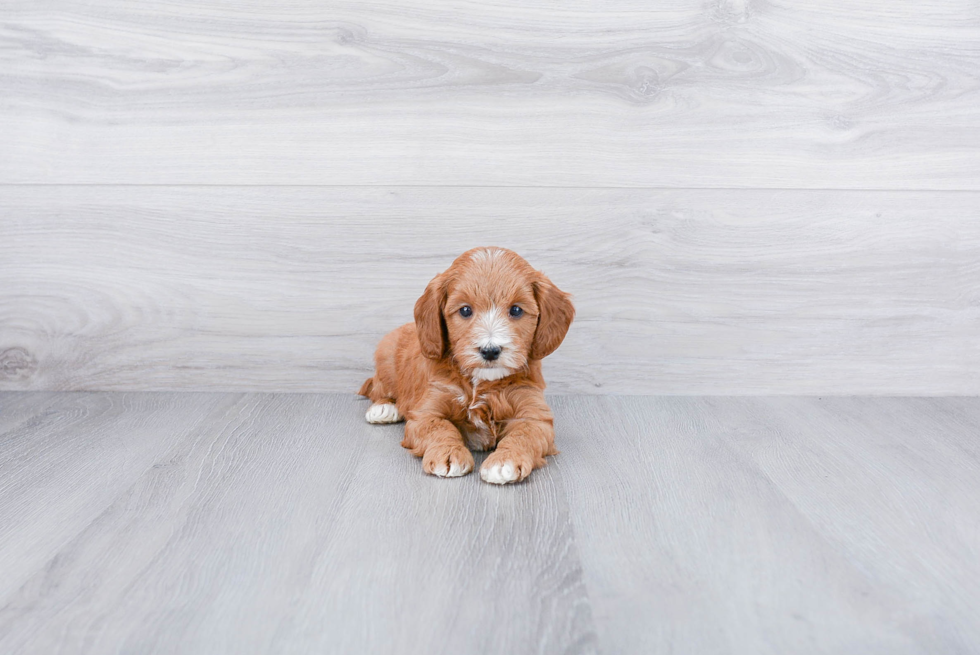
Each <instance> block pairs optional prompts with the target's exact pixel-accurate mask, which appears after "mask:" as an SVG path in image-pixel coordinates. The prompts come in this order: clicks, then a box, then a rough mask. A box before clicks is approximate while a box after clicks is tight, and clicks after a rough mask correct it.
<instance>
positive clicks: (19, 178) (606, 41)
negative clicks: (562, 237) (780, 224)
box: [0, 0, 980, 190]
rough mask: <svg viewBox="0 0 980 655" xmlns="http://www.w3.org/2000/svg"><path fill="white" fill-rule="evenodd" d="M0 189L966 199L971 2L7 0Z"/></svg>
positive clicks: (973, 49)
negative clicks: (674, 192) (928, 194)
mask: <svg viewBox="0 0 980 655" xmlns="http://www.w3.org/2000/svg"><path fill="white" fill-rule="evenodd" d="M2 18H3V20H2V25H0V43H2V46H3V47H2V48H0V71H2V72H0V87H2V88H3V96H2V102H0V143H2V144H3V153H2V156H0V183H31V184H50V183H113V184H115V183H125V184H133V183H151V184H178V183H179V184H297V183H299V184H331V185H336V184H352V185H383V184H404V185H442V184H447V185H508V186H681V187H701V188H704V187H722V188H731V187H765V188H773V187H779V188H799V187H805V188H889V189H973V190H978V189H980V177H978V175H977V171H978V170H980V110H978V107H980V72H978V71H980V50H978V48H977V43H978V42H980V9H978V7H977V4H976V3H975V2H973V1H972V0H954V1H952V2H950V1H948V0H920V1H919V2H915V3H908V2H903V3H887V2H883V1H882V0H853V1H850V2H846V3H835V4H834V6H833V7H828V6H826V4H825V3H817V2H803V3H801V2H788V1H785V0H771V1H768V2H749V1H748V0H710V1H709V2H703V1H702V0H672V1H670V2H666V3H663V2H661V3H655V4H651V3H649V2H640V1H638V0H624V1H622V2H617V3H594V2H586V1H585V0H581V1H577V2H571V3H562V4H561V6H556V5H555V3H552V2H540V1H538V2H523V1H521V2H517V1H509V2H489V3H488V2H458V3H451V4H442V3H432V2H429V1H427V0H411V1H408V2H401V3H397V4H392V3H389V2H382V1H378V0H344V1H335V2H330V3H322V2H311V1H309V0H285V1H283V0H275V1H274V2H273V1H272V0H244V1H242V2H235V3H228V2H223V1H220V0H207V1H200V0H193V1H191V0H179V1H178V0H175V1H172V2H160V1H155V2H153V1H147V2H141V3H138V4H134V3H132V2H127V1H125V0H104V1H102V2H100V3H99V5H98V7H97V9H96V8H93V6H92V5H91V3H88V2H76V1H72V0H7V1H6V2H5V3H4V6H3V16H2Z"/></svg>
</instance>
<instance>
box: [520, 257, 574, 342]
mask: <svg viewBox="0 0 980 655" xmlns="http://www.w3.org/2000/svg"><path fill="white" fill-rule="evenodd" d="M534 299H535V301H536V302H537V303H538V327H537V329H536V330H535V331H534V340H533V341H532V342H531V353H530V357H531V359H544V358H545V357H547V356H548V355H550V354H551V353H553V352H554V351H555V349H556V348H557V347H558V346H560V345H561V342H562V340H563V339H564V338H565V334H566V333H567V332H568V326H570V325H571V324H572V319H573V318H575V307H573V306H572V301H571V298H570V297H569V295H568V294H567V293H565V292H564V291H562V290H561V289H559V288H558V287H556V286H555V285H554V284H552V283H551V280H549V279H548V278H547V277H545V276H544V274H543V273H539V274H538V279H537V280H536V281H535V282H534Z"/></svg>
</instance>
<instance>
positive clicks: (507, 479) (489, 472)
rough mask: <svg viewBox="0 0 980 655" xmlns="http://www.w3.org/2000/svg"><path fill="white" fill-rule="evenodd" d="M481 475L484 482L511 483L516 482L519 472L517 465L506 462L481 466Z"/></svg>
mask: <svg viewBox="0 0 980 655" xmlns="http://www.w3.org/2000/svg"><path fill="white" fill-rule="evenodd" d="M480 477H481V478H483V481H484V482H489V483H490V484H509V483H511V482H516V481H517V478H518V477H519V474H518V472H517V467H516V466H514V464H513V463H511V462H504V463H502V464H493V465H491V466H485V467H483V468H481V469H480Z"/></svg>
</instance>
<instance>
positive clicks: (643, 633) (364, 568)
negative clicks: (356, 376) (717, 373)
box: [0, 392, 980, 655]
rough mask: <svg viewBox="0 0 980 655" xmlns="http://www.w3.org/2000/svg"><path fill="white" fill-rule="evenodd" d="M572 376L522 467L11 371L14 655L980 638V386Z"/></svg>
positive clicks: (10, 628) (778, 645)
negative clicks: (642, 386) (952, 393)
mask: <svg viewBox="0 0 980 655" xmlns="http://www.w3.org/2000/svg"><path fill="white" fill-rule="evenodd" d="M551 400H552V405H553V407H554V409H555V416H556V429H557V436H558V438H557V443H558V446H559V448H560V449H561V451H562V452H561V454H559V455H558V456H556V457H554V458H552V459H551V463H550V464H549V466H548V467H546V468H544V469H542V470H540V471H536V472H535V473H534V474H533V475H532V476H531V478H530V479H529V480H528V482H526V483H524V484H520V485H516V486H509V487H503V488H501V487H496V486H492V485H488V484H485V483H483V482H481V481H480V480H479V478H478V477H477V476H475V475H470V476H467V477H464V478H460V479H454V480H444V479H436V478H432V477H427V476H424V475H423V474H422V472H421V467H420V465H419V462H418V460H417V459H415V458H413V457H411V456H410V455H409V454H408V453H407V452H406V451H404V450H403V449H402V448H401V447H400V446H399V445H398V441H399V435H400V426H371V425H367V424H366V423H364V421H363V411H364V408H365V404H366V403H365V401H363V400H361V399H355V398H353V397H351V396H350V395H345V396H323V395H311V394H281V395H252V394H203V393H154V394H140V393H118V392H113V393H37V392H30V393H11V392H6V393H0V525H3V529H2V530H0V652H3V653H16V654H17V655H22V654H23V655H27V654H33V653H38V654H41V653H43V654H44V655H57V654H59V653H72V654H79V653H117V652H134V653H146V654H148V655H149V654H163V653H181V654H188V655H194V654H196V653H201V654H207V655H220V654H223V653H242V654H247V653H309V652H327V651H329V652H344V653H366V652H370V653H392V654H394V653H471V652H472V653H498V652H534V653H544V654H550V653H593V652H606V653H620V652H622V653H634V652H637V653H652V654H657V653H693V652H696V653H712V652H718V653H733V654H739V655H740V654H743V653H744V654H746V655H748V654H753V655H755V654H760V653H761V654H767V653H773V654H782V653H789V652H792V653H802V654H808V653H840V652H848V653H851V652H861V653H890V654H891V653H899V654H906V653H908V654H911V653H922V654H923V655H932V654H934V653H947V652H963V653H970V652H976V651H977V650H978V649H980V620H978V618H977V616H976V612H975V611H974V608H975V607H976V606H977V605H978V604H980V552H978V544H980V447H978V445H977V442H976V438H975V437H976V434H977V433H978V431H980V399H977V398H943V399H922V398H918V399H917V398H902V399H898V398H887V399H883V398H833V399H827V398H823V399H820V398H794V397H778V398H773V397H770V398H764V397H761V398H751V399H749V398H717V397H715V398H711V397H709V398H682V397H671V398H668V397H659V398H658V397H646V398H640V397H629V398H623V397H585V396H555V397H552V399H551Z"/></svg>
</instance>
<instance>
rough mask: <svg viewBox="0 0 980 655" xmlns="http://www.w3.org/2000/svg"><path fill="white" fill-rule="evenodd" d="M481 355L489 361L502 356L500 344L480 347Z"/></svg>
mask: <svg viewBox="0 0 980 655" xmlns="http://www.w3.org/2000/svg"><path fill="white" fill-rule="evenodd" d="M480 356H481V357H483V359H485V360H487V361H488V362H492V361H493V360H495V359H497V358H498V357H500V346H484V347H483V348H480Z"/></svg>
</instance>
